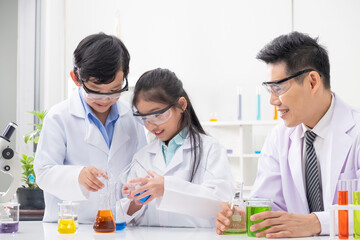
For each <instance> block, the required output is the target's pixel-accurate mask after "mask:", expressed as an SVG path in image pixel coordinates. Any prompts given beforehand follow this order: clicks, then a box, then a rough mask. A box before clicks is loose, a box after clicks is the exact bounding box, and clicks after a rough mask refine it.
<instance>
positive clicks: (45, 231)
mask: <svg viewBox="0 0 360 240" xmlns="http://www.w3.org/2000/svg"><path fill="white" fill-rule="evenodd" d="M57 227H58V225H57V224H55V223H42V222H40V221H37V222H28V221H24V222H20V223H19V231H18V232H17V233H15V234H1V233H0V239H1V240H3V239H4V240H10V239H11V240H42V239H49V240H118V239H127V240H145V239H149V240H150V239H151V240H180V239H181V240H185V239H196V240H198V239H204V240H212V239H214V240H233V239H239V238H248V237H246V235H217V234H216V232H215V230H214V229H204V228H163V227H128V226H127V227H126V228H125V230H123V231H117V232H116V233H103V234H100V233H95V232H94V230H93V228H92V225H83V224H80V226H79V229H78V231H77V232H76V233H75V234H59V233H58V230H57ZM248 239H255V238H248ZM303 239H307V240H312V239H318V240H319V239H321V240H324V239H329V237H328V236H327V237H325V236H324V237H311V238H303Z"/></svg>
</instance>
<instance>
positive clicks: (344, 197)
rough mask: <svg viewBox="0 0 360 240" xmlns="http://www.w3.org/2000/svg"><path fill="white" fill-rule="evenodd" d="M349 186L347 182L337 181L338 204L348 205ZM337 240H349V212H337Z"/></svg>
mask: <svg viewBox="0 0 360 240" xmlns="http://www.w3.org/2000/svg"><path fill="white" fill-rule="evenodd" d="M348 198H349V184H348V181H347V180H339V183H338V204H339V205H348V202H349V200H348ZM338 219H339V220H338V221H339V239H348V238H349V211H348V210H338Z"/></svg>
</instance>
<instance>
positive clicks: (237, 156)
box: [227, 153, 260, 158]
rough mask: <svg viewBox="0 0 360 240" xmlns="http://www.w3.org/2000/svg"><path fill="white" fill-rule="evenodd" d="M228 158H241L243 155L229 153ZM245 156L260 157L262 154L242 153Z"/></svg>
mask: <svg viewBox="0 0 360 240" xmlns="http://www.w3.org/2000/svg"><path fill="white" fill-rule="evenodd" d="M227 156H228V158H240V157H241V155H240V154H228V155H227ZM242 157H243V158H259V157H260V154H258V153H254V154H243V155H242Z"/></svg>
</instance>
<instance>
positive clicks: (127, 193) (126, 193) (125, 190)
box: [122, 185, 131, 195]
mask: <svg viewBox="0 0 360 240" xmlns="http://www.w3.org/2000/svg"><path fill="white" fill-rule="evenodd" d="M130 193H131V191H130V189H129V188H128V186H127V185H123V186H122V194H123V195H129V194H130Z"/></svg>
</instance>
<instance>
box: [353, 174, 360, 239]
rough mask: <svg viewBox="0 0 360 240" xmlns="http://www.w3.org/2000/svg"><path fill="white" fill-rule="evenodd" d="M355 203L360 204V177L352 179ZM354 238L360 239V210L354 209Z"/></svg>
mask: <svg viewBox="0 0 360 240" xmlns="http://www.w3.org/2000/svg"><path fill="white" fill-rule="evenodd" d="M352 195H353V205H360V179H354V180H352ZM354 239H360V210H354Z"/></svg>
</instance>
